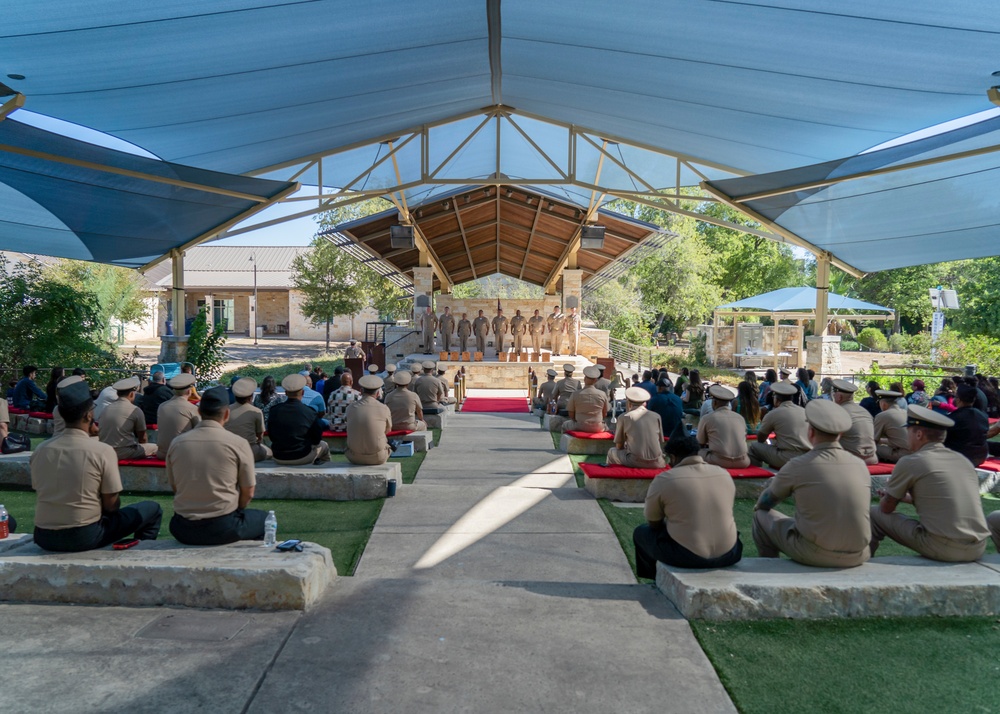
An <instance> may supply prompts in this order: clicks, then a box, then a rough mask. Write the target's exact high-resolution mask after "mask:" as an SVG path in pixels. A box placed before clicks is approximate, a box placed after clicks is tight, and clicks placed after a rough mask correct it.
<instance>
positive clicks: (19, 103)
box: [0, 92, 24, 121]
mask: <svg viewBox="0 0 1000 714" xmlns="http://www.w3.org/2000/svg"><path fill="white" fill-rule="evenodd" d="M23 106H24V95H23V94H21V93H20V92H18V93H17V94H15V95H14V96H13V97H11V98H10V99H8V100H7V101H6V102H4V103H3V105H2V106H0V121H3V120H4V119H6V118H7V117H8V116H10V115H11V114H13V113H14V112H16V111H17V110H18V109H20V108H21V107H23Z"/></svg>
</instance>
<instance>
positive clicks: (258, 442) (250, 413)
mask: <svg viewBox="0 0 1000 714" xmlns="http://www.w3.org/2000/svg"><path fill="white" fill-rule="evenodd" d="M256 391H257V382H256V381H255V380H254V379H253V378H251V377H244V378H243V379H238V380H236V384H234V385H233V396H234V397H236V406H234V407H232V408H230V410H229V420H228V421H226V423H225V426H226V431H228V432H231V433H233V434H236V436H240V437H243V438H244V439H246V442H247V444H249V445H250V451H251V452H252V453H253V460H254V461H263V460H264V459H269V458H271V450H270V449H269V448H267V447H266V446H264V412H262V411H261V410H260V409H258V408H257V407H255V406H254V405H253V404H251V403H250V402H251V401H253V395H254V392H256Z"/></svg>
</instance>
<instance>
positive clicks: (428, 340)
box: [424, 330, 434, 354]
mask: <svg viewBox="0 0 1000 714" xmlns="http://www.w3.org/2000/svg"><path fill="white" fill-rule="evenodd" d="M424 350H425V351H424V354H432V353H433V352H434V330H430V331H428V330H424Z"/></svg>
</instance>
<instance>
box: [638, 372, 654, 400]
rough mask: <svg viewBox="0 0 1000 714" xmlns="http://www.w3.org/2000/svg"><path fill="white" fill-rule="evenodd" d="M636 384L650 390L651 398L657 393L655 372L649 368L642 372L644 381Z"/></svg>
mask: <svg viewBox="0 0 1000 714" xmlns="http://www.w3.org/2000/svg"><path fill="white" fill-rule="evenodd" d="M635 386H637V387H641V388H642V389H645V390H646V391H647V392H649V396H650V398H652V397H653V395H654V394H656V382H655V380H654V379H653V373H652V372H651V371H650V370H648V369H647V370H646V371H644V372H643V373H642V381H641V382H639V383H638V384H637V385H635Z"/></svg>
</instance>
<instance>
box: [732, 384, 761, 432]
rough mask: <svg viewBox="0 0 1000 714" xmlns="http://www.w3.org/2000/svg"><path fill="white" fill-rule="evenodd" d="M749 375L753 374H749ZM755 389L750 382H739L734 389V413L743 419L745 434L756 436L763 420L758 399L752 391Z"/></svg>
mask: <svg viewBox="0 0 1000 714" xmlns="http://www.w3.org/2000/svg"><path fill="white" fill-rule="evenodd" d="M750 374H753V372H751V373H750ZM755 389H756V387H755V386H754V384H753V383H751V382H747V381H744V382H740V383H739V386H738V387H736V413H737V414H739V415H740V416H741V417H743V422H744V425H745V427H746V433H747V434H756V433H757V428H758V427H759V426H760V420H761V419H762V418H763V416H762V414H761V411H760V399H759V398H758V397H757V394H756V392H755V391H754V390H755Z"/></svg>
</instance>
